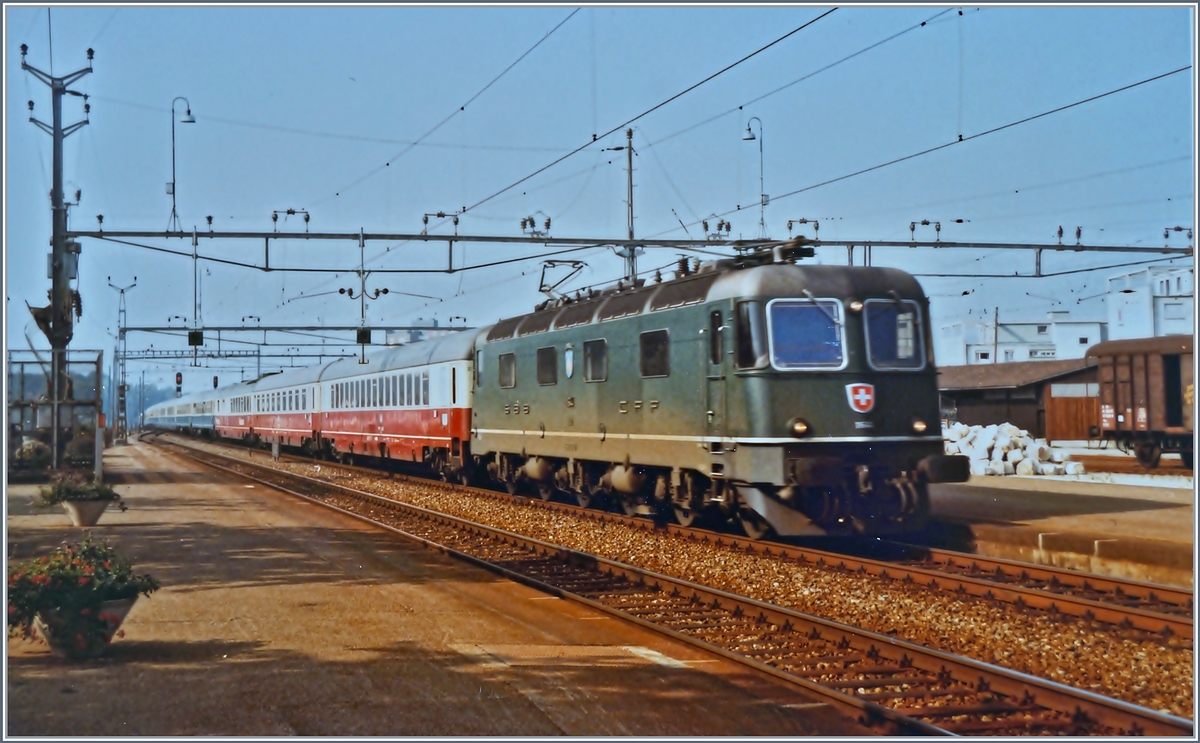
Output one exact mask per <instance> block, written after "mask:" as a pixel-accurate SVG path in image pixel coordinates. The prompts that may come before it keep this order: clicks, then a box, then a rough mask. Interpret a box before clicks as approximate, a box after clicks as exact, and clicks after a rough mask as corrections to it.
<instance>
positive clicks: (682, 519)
mask: <svg viewBox="0 0 1200 743" xmlns="http://www.w3.org/2000/svg"><path fill="white" fill-rule="evenodd" d="M674 509H675V520H676V521H678V522H679V525H680V526H694V525H698V524H699V523H700V522H702V521H704V514H702V513H700V512H699V511H694V510H692V509H690V508H688V507H687V506H674Z"/></svg>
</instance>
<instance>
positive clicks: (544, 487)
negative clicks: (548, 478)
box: [537, 482, 556, 501]
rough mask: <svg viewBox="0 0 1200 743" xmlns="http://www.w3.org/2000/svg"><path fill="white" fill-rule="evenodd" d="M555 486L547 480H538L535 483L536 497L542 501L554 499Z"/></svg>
mask: <svg viewBox="0 0 1200 743" xmlns="http://www.w3.org/2000/svg"><path fill="white" fill-rule="evenodd" d="M555 491H556V488H555V487H554V486H553V485H551V484H550V483H548V482H539V483H538V484H537V494H538V497H539V498H541V499H542V500H544V501H550V500H554V493H555Z"/></svg>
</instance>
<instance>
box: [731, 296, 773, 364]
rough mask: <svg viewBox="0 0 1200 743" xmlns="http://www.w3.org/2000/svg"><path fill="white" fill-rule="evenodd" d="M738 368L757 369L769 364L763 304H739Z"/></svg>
mask: <svg viewBox="0 0 1200 743" xmlns="http://www.w3.org/2000/svg"><path fill="white" fill-rule="evenodd" d="M736 340H737V366H738V368H739V369H757V368H758V367H760V366H766V364H767V334H766V333H765V332H764V331H763V316H762V303H761V302H738V305H737V339H736Z"/></svg>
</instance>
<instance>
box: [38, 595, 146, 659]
mask: <svg viewBox="0 0 1200 743" xmlns="http://www.w3.org/2000/svg"><path fill="white" fill-rule="evenodd" d="M137 599H138V597H137V596H134V597H133V598H128V599H114V600H112V601H105V602H103V603H101V604H100V609H99V612H98V613H97V616H96V617H95V618H93V619H90V620H89V619H87V618H84V617H80V616H78V615H73V614H71V613H68V612H63V611H59V610H53V609H52V610H48V611H39V612H38V613H37V617H36V618H34V620H33V626H34V627H35V628H36V629H37V633H38V634H39V635H40V636H41V637H42V638H43V639H45V640H46V644H47V645H49V646H50V652H52V653H54V654H55V655H57V656H59V657H63V658H70V659H71V660H82V659H86V658H94V657H96V656H97V655H100V654H101V653H103V652H104V650H105V649H106V648H108V646H109V645H110V644H111V643H112V639H113V636H114V635H116V633H117V630H118V629H120V627H121V622H124V621H125V617H126V616H128V614H129V610H130V609H132V608H133V605H134V603H135V602H137Z"/></svg>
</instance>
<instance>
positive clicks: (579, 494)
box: [572, 490, 596, 508]
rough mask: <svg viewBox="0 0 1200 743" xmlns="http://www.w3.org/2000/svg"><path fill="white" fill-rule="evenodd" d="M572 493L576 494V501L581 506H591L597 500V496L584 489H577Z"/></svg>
mask: <svg viewBox="0 0 1200 743" xmlns="http://www.w3.org/2000/svg"><path fill="white" fill-rule="evenodd" d="M572 495H574V496H575V502H576V503H577V504H579V507H580V508H591V507H592V503H593V502H595V501H596V497H595V496H593V495H590V494H588V493H585V492H583V491H582V490H575V491H573V492H572Z"/></svg>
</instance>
